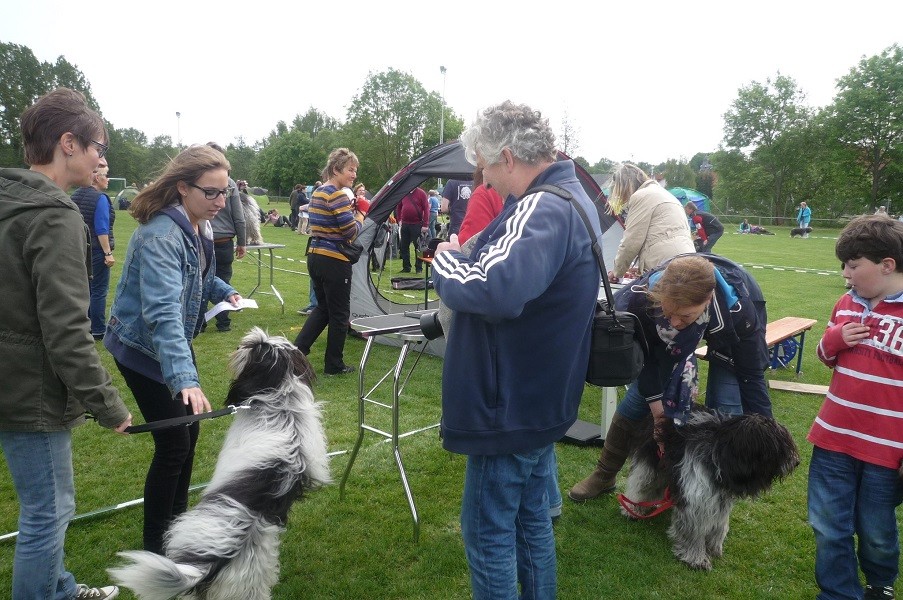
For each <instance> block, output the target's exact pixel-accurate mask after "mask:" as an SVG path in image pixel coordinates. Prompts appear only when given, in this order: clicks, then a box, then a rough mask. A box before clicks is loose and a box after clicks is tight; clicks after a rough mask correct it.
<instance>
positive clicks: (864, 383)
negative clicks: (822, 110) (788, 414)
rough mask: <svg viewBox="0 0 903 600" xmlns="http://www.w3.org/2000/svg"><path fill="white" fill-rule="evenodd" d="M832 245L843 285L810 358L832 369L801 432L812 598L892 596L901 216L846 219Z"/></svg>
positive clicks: (900, 428)
mask: <svg viewBox="0 0 903 600" xmlns="http://www.w3.org/2000/svg"><path fill="white" fill-rule="evenodd" d="M835 253H836V254H837V258H839V259H840V260H841V262H842V265H843V277H844V279H846V280H847V282H848V283H849V284H851V286H852V287H851V289H850V291H849V292H847V293H846V294H844V295H843V296H841V298H840V300H838V301H837V304H836V305H835V306H834V310H833V312H832V314H831V320H830V321H829V322H828V326H827V328H826V330H825V334H824V336H823V337H822V339H821V341H820V342H819V344H818V358H819V359H820V360H821V361H822V362H824V363H825V364H826V365H828V366H829V367H831V368H833V369H834V372H833V374H832V376H831V385H830V388H829V389H828V394H827V397H826V398H825V401H824V403H823V404H822V407H821V410H820V411H819V413H818V416H817V417H816V418H815V423H813V425H812V429H811V430H810V431H809V436H808V439H809V441H810V442H812V444H813V445H814V448H813V450H812V461H811V464H810V467H809V502H808V504H809V522H810V524H811V525H812V528H813V530H814V531H815V578H816V582H817V583H818V586H819V589H820V590H821V592H820V593H819V594H818V596H817V598H818V599H819V600H829V599H839V598H857V599H858V598H863V593H864V598H866V599H867V600H868V599H871V598H882V599H887V600H892V599H893V598H894V588H893V585H894V582H895V581H896V578H897V574H898V569H899V557H900V546H899V540H898V531H897V520H896V515H895V509H896V507H897V506H898V505H899V504H900V503H901V501H903V484H901V481H900V476H899V471H900V466H901V461H903V223H901V222H900V221H894V220H892V219H888V218H887V217H884V216H877V217H876V216H867V217H859V218H857V219H854V220H853V221H851V222H850V223H849V224H848V225H847V226H846V227H845V228H844V229H843V231H842V232H841V233H840V237H839V238H838V240H837V247H836V250H835ZM854 535H855V537H858V545H859V548H858V552H857V550H856V540H855V539H854ZM857 558H858V560H857ZM857 567H858V568H857ZM858 569H862V572H863V574H864V575H865V581H866V587H865V590H864V591H863V589H862V586H861V584H860V583H859V572H858Z"/></svg>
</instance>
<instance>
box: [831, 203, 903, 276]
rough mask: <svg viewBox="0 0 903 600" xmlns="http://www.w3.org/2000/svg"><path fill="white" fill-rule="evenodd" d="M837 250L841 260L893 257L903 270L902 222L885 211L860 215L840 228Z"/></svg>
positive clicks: (900, 270)
mask: <svg viewBox="0 0 903 600" xmlns="http://www.w3.org/2000/svg"><path fill="white" fill-rule="evenodd" d="M834 253H835V254H836V255H837V258H839V259H840V261H841V262H842V263H846V262H847V261H848V260H856V259H857V258H867V259H868V260H870V261H872V262H873V263H875V264H878V263H880V262H881V261H882V260H883V259H885V258H892V259H894V260H895V261H896V263H897V268H896V270H897V271H898V272H901V273H903V222H900V221H897V220H896V219H891V218H889V217H887V216H885V215H868V216H864V217H857V218H855V219H853V220H852V221H850V222H849V223H848V224H847V226H846V227H844V228H843V231H841V232H840V237H839V238H837V246H836V248H835V250H834Z"/></svg>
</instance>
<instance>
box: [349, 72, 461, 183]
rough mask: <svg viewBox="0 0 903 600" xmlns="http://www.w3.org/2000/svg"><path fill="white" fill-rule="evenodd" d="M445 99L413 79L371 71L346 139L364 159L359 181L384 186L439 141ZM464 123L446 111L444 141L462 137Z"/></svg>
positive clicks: (352, 112)
mask: <svg viewBox="0 0 903 600" xmlns="http://www.w3.org/2000/svg"><path fill="white" fill-rule="evenodd" d="M441 112H442V99H441V98H440V97H439V96H438V95H437V94H435V93H433V94H430V93H428V92H427V91H426V90H425V89H424V87H423V85H422V84H421V83H420V82H419V81H417V79H415V78H414V77H413V76H412V75H409V74H407V73H403V72H401V71H397V70H395V69H391V68H390V69H389V70H388V71H385V72H383V73H376V74H373V73H371V74H370V75H368V77H367V80H366V81H365V82H364V85H363V87H362V89H361V91H360V93H359V94H358V95H356V96H355V97H354V98H353V99H352V100H351V105H350V106H349V108H348V119H347V124H346V126H345V128H344V131H343V133H344V135H345V137H346V139H347V140H349V146H350V147H351V148H352V149H353V150H355V152H356V153H357V155H358V157H359V158H360V159H361V168H360V171H359V177H360V178H361V179H363V180H365V181H370V182H371V184H370V185H371V186H372V187H376V186H374V185H373V183H372V182H374V181H377V182H384V181H386V180H387V179H388V178H389V177H391V176H392V175H394V174H395V172H396V171H397V170H398V169H400V168H401V167H403V166H404V165H406V164H407V163H408V162H410V160H411V159H412V158H413V157H414V156H416V155H418V154H420V153H422V152H423V151H424V150H426V149H427V148H429V147H432V146H434V145H435V144H437V143H438V142H439V125H440V118H441ZM462 129H463V122H461V121H460V120H459V119H457V118H456V117H455V115H454V114H453V113H452V112H451V111H450V110H446V111H445V139H454V138H455V137H457V136H458V135H460V132H461V130H462Z"/></svg>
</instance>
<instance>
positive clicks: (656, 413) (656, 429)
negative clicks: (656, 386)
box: [649, 400, 668, 456]
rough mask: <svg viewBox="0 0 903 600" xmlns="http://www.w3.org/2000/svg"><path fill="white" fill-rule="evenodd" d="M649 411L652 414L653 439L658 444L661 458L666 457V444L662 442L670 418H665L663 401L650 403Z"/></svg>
mask: <svg viewBox="0 0 903 600" xmlns="http://www.w3.org/2000/svg"><path fill="white" fill-rule="evenodd" d="M649 410H650V411H651V412H652V437H653V439H655V441H656V442H658V454H659V456H664V454H665V442H664V441H663V440H662V431H663V429H662V428H663V427H664V425H665V421H667V419H668V418H667V417H666V416H665V409H664V407H663V406H662V402H661V400H659V401H658V402H652V403H650V404H649Z"/></svg>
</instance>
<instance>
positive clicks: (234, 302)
mask: <svg viewBox="0 0 903 600" xmlns="http://www.w3.org/2000/svg"><path fill="white" fill-rule="evenodd" d="M226 300H228V301H229V304H231V305H232V306H238V303H239V302H241V294H239V293H237V292H236V293H234V294H232V295H231V296H226Z"/></svg>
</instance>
